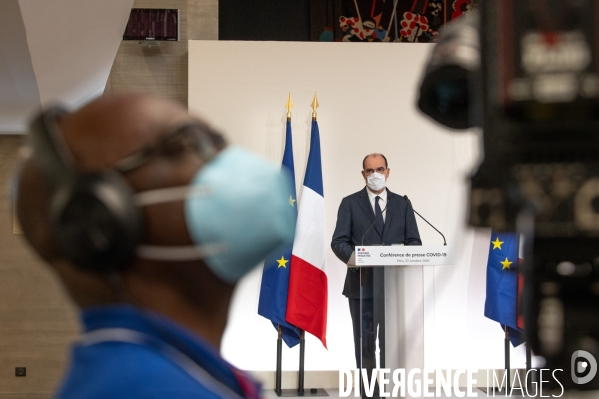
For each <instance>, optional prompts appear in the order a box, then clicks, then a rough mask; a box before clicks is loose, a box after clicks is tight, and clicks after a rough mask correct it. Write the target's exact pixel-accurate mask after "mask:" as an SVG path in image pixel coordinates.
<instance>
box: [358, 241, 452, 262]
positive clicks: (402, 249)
mask: <svg viewBox="0 0 599 399" xmlns="http://www.w3.org/2000/svg"><path fill="white" fill-rule="evenodd" d="M354 256H355V266H417V265H424V266H426V265H452V264H453V263H454V253H453V247H450V246H447V245H441V246H432V245H426V246H424V245H423V246H416V245H414V246H403V245H391V246H360V247H355V249H354Z"/></svg>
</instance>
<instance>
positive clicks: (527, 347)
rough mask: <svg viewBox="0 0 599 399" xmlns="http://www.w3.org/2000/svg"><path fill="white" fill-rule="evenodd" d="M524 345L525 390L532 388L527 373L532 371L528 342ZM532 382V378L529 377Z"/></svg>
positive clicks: (530, 350) (530, 351)
mask: <svg viewBox="0 0 599 399" xmlns="http://www.w3.org/2000/svg"><path fill="white" fill-rule="evenodd" d="M525 345H526V387H527V388H529V389H530V388H532V381H530V380H529V379H528V372H529V371H530V370H531V369H532V349H530V345H529V344H528V342H526V343H525ZM531 380H532V377H531Z"/></svg>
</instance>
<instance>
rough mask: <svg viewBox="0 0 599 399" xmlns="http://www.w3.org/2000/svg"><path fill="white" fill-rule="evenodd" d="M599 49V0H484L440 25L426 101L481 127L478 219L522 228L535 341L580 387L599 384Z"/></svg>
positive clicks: (441, 115)
mask: <svg viewBox="0 0 599 399" xmlns="http://www.w3.org/2000/svg"><path fill="white" fill-rule="evenodd" d="M598 54H599V1H591V0H571V1H568V0H525V1H515V0H486V1H484V2H482V4H481V7H480V14H478V15H467V16H464V17H462V18H460V19H458V20H456V21H455V22H452V23H451V24H449V25H448V26H447V27H446V29H445V30H444V31H443V32H441V35H440V37H439V42H438V44H437V45H436V46H435V48H434V50H433V54H432V56H431V59H430V61H429V64H428V66H427V69H426V72H425V74H424V78H423V81H422V84H421V88H420V98H419V103H418V105H419V107H420V109H421V110H422V111H423V112H424V113H425V114H427V115H429V116H430V117H432V118H433V119H435V120H436V121H438V122H440V123H442V124H444V125H445V126H448V127H451V128H454V129H464V128H469V127H482V130H483V141H484V145H483V148H484V161H483V162H482V164H481V165H480V166H479V167H478V170H476V171H475V173H474V174H473V175H472V176H471V189H470V210H469V223H470V225H472V226H477V227H491V228H493V229H494V230H496V231H519V232H520V233H522V234H524V236H525V251H524V267H523V268H522V270H521V273H523V274H524V281H525V286H524V291H523V294H522V302H521V305H522V312H523V314H524V319H525V329H526V331H525V334H526V337H527V342H528V343H529V344H530V345H531V347H532V349H533V351H534V353H535V354H536V355H539V356H542V357H544V358H545V359H546V365H545V366H544V367H546V368H551V369H558V368H559V369H563V370H564V373H563V374H562V375H564V376H565V378H563V381H562V383H564V387H565V388H566V389H578V390H597V389H599V376H596V377H595V376H594V374H596V373H597V363H596V362H595V363H594V369H593V363H592V360H591V359H590V358H589V357H588V355H591V357H594V359H599V60H598V59H597V57H598ZM581 364H582V365H585V366H588V367H581ZM570 376H571V378H570ZM589 377H590V381H587V380H588V379H589Z"/></svg>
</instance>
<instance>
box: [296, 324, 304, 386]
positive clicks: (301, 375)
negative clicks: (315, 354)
mask: <svg viewBox="0 0 599 399" xmlns="http://www.w3.org/2000/svg"><path fill="white" fill-rule="evenodd" d="M301 331H302V332H301V333H300V359H299V361H300V362H299V377H298V387H297V393H298V394H299V395H300V396H304V356H305V352H306V332H305V331H304V330H301Z"/></svg>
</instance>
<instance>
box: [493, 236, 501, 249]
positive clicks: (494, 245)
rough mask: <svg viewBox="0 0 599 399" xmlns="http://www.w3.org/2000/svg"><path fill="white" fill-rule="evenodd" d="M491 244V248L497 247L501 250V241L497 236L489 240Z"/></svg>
mask: <svg viewBox="0 0 599 399" xmlns="http://www.w3.org/2000/svg"><path fill="white" fill-rule="evenodd" d="M491 244H493V249H497V248H499V250H501V244H503V241H499V237H497V238H496V239H495V241H491Z"/></svg>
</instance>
